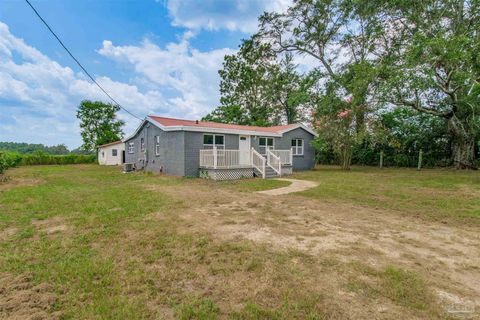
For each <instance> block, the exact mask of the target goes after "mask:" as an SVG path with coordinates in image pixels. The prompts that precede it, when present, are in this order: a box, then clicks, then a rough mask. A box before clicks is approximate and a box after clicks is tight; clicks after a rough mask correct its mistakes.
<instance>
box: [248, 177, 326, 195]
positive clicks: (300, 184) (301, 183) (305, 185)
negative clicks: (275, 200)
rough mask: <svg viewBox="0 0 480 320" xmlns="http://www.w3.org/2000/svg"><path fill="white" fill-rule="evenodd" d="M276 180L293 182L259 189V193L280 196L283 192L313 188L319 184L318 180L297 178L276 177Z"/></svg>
mask: <svg viewBox="0 0 480 320" xmlns="http://www.w3.org/2000/svg"><path fill="white" fill-rule="evenodd" d="M276 180H282V181H289V182H291V183H292V184H291V185H289V186H288V187H282V188H277V189H270V190H263V191H257V193H261V194H266V195H270V196H279V195H282V194H287V193H292V192H299V191H303V190H307V189H311V188H314V187H316V186H318V182H315V181H308V180H297V179H276Z"/></svg>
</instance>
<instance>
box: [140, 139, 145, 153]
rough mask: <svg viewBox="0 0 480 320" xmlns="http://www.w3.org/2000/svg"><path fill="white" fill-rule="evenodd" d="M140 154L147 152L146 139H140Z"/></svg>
mask: <svg viewBox="0 0 480 320" xmlns="http://www.w3.org/2000/svg"><path fill="white" fill-rule="evenodd" d="M140 152H145V138H143V137H142V138H140Z"/></svg>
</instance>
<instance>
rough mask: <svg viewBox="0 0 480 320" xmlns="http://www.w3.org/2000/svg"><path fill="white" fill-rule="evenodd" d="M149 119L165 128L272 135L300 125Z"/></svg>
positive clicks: (155, 117)
mask: <svg viewBox="0 0 480 320" xmlns="http://www.w3.org/2000/svg"><path fill="white" fill-rule="evenodd" d="M149 118H150V119H152V120H154V121H156V122H158V123H159V124H161V125H162V126H165V127H174V126H188V127H198V128H213V129H230V130H244V131H260V132H270V133H281V132H283V131H285V130H287V129H290V128H293V127H297V126H298V124H287V125H283V126H273V127H258V126H243V125H238V124H227V123H218V122H210V121H195V120H184V119H174V118H166V117H158V116H149Z"/></svg>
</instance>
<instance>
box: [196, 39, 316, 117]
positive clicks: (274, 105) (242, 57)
mask: <svg viewBox="0 0 480 320" xmlns="http://www.w3.org/2000/svg"><path fill="white" fill-rule="evenodd" d="M219 74H220V77H221V82H220V93H221V98H220V102H221V106H219V107H218V108H216V109H215V110H214V111H213V112H212V113H210V114H208V115H207V116H205V117H204V118H203V120H206V121H216V122H223V123H235V124H243V125H258V126H268V125H277V124H281V123H294V122H297V121H300V120H302V119H303V118H304V117H303V114H304V112H303V110H304V109H305V108H307V107H308V106H309V104H310V103H311V97H310V94H309V89H310V87H311V86H312V85H313V81H312V79H311V78H310V77H307V76H303V75H300V74H298V72H297V66H296V65H295V64H294V63H293V56H292V55H290V54H286V55H284V56H283V58H281V57H279V56H277V55H276V54H275V52H273V51H272V50H270V47H269V46H268V45H266V44H264V43H262V42H259V41H257V39H256V38H255V37H253V38H251V39H249V40H246V41H244V42H243V43H242V45H241V46H240V50H239V51H238V53H237V54H235V55H227V56H225V59H224V63H223V69H221V70H220V71H219Z"/></svg>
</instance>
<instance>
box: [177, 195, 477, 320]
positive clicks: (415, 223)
mask: <svg viewBox="0 0 480 320" xmlns="http://www.w3.org/2000/svg"><path fill="white" fill-rule="evenodd" d="M217 191H218V190H216V191H215V192H217ZM192 197H193V198H196V199H199V200H198V202H197V203H196V204H195V205H192V206H190V207H189V208H188V209H186V210H182V213H180V217H181V218H182V219H184V221H185V222H186V228H187V230H188V231H189V232H192V231H193V232H198V231H201V232H207V233H210V234H212V235H213V236H214V237H217V238H219V239H224V240H239V239H248V240H250V241H253V242H255V243H263V244H268V245H270V246H272V247H273V248H277V249H278V250H282V251H288V250H300V251H302V252H305V253H306V254H309V255H311V256H313V257H315V258H322V259H323V258H326V257H327V258H329V257H331V258H333V259H337V260H339V261H342V262H344V263H355V262H361V263H364V264H366V265H368V266H370V267H372V268H375V269H378V270H381V269H382V268H386V267H387V266H390V265H394V266H398V267H401V268H404V269H406V270H412V272H414V273H415V274H419V275H420V276H421V277H423V278H424V279H426V282H427V283H428V286H429V287H431V288H432V289H433V290H432V291H434V292H442V294H437V298H438V300H439V301H443V300H445V299H446V298H445V297H452V296H453V297H457V299H456V304H455V306H456V308H457V309H458V308H462V306H463V307H465V308H467V309H468V308H470V309H469V310H475V312H477V313H476V314H475V315H477V316H480V314H479V313H478V312H480V246H479V243H480V233H479V230H478V228H476V227H468V226H455V225H448V224H444V223H439V222H431V221H430V222H428V221H424V220H420V219H417V218H412V217H411V216H410V217H406V216H404V215H403V214H402V213H401V212H396V211H388V210H379V209H373V208H370V207H362V206H356V205H346V204H341V203H333V202H332V203H326V202H321V201H318V200H314V199H307V198H305V197H302V196H298V195H285V196H278V197H274V198H272V197H266V196H265V195H261V194H249V195H248V197H245V195H243V198H244V200H239V199H242V195H236V196H232V193H231V192H229V193H228V194H224V193H223V192H222V191H218V194H216V196H215V198H214V200H209V201H206V200H201V199H205V198H203V196H202V191H200V190H196V191H195V193H194V194H192ZM207 199H212V198H211V197H210V198H207ZM332 276H333V277H334V275H332ZM459 301H460V302H459ZM462 303H463V304H462ZM472 305H473V306H474V307H473V309H472ZM444 307H445V310H444V312H445V313H446V314H449V312H450V311H451V310H450V309H451V308H450V307H449V305H448V304H444ZM448 308H450V309H448ZM381 313H382V312H380V314H381ZM390 315H391V314H390ZM452 315H453V313H452ZM469 316H470V315H469ZM471 316H472V317H473V316H474V315H471Z"/></svg>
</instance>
